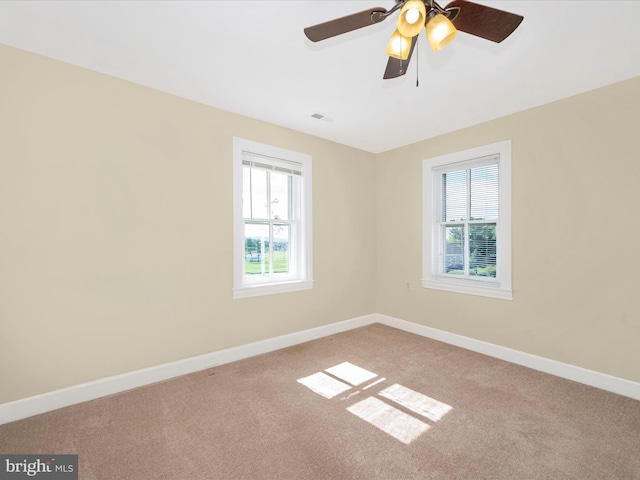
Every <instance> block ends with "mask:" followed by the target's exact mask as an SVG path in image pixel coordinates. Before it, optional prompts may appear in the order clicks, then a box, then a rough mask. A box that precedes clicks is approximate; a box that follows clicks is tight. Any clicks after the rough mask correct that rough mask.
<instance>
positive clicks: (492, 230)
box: [469, 223, 496, 278]
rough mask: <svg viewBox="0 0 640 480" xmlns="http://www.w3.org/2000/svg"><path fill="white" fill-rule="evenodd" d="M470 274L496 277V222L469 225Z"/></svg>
mask: <svg viewBox="0 0 640 480" xmlns="http://www.w3.org/2000/svg"><path fill="white" fill-rule="evenodd" d="M469 256H470V258H469V275H472V276H477V277H493V278H495V277H496V224H495V223H490V224H476V225H470V226H469Z"/></svg>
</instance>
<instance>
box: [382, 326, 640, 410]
mask: <svg viewBox="0 0 640 480" xmlns="http://www.w3.org/2000/svg"><path fill="white" fill-rule="evenodd" d="M376 321H377V322H378V323H382V324H383V325H387V326H389V327H394V328H397V329H399V330H404V331H407V332H410V333H415V334H416V335H420V336H423V337H427V338H432V339H433V340H438V341H441V342H444V343H448V344H450V345H455V346H456V347H461V348H464V349H467V350H471V351H473V352H478V353H482V354H484V355H489V356H490V357H494V358H499V359H500V360H506V361H507V362H511V363H515V364H518V365H522V366H524V367H529V368H532V369H534V370H538V371H540V372H545V373H550V374H551V375H555V376H557V377H562V378H566V379H568V380H573V381H574V382H579V383H582V384H585V385H589V386H592V387H596V388H599V389H601V390H607V391H608V392H613V393H617V394H619V395H624V396H625V397H630V398H634V399H636V400H640V383H637V382H632V381H631V380H625V379H623V378H619V377H614V376H612V375H607V374H606V373H600V372H595V371H593V370H587V369H586V368H582V367H576V366H574V365H569V364H567V363H562V362H558V361H555V360H550V359H548V358H544V357H538V356H536V355H532V354H530V353H525V352H521V351H519V350H512V349H510V348H507V347H501V346H500V345H495V344H493V343H488V342H483V341H482V340H476V339H473V338H470V337H464V336H462V335H458V334H455V333H450V332H446V331H444V330H438V329H436V328H431V327H426V326H424V325H418V324H417V323H412V322H407V321H405V320H400V319H398V318H394V317H390V316H388V315H382V314H376Z"/></svg>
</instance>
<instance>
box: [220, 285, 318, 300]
mask: <svg viewBox="0 0 640 480" xmlns="http://www.w3.org/2000/svg"><path fill="white" fill-rule="evenodd" d="M312 288H313V280H295V281H292V282H281V283H268V284H261V285H245V286H243V287H238V288H234V289H233V298H234V299H235V298H249V297H259V296H262V295H275V294H278V293H289V292H299V291H301V290H311V289H312Z"/></svg>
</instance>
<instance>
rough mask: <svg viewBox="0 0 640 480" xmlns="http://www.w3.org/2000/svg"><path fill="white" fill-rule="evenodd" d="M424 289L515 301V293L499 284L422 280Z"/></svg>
mask: <svg viewBox="0 0 640 480" xmlns="http://www.w3.org/2000/svg"><path fill="white" fill-rule="evenodd" d="M422 286H423V287H424V288H431V289H433V290H443V291H445V292H455V293H466V294H468V295H479V296H481V297H492V298H499V299H502V300H513V291H512V290H511V289H506V288H501V287H500V284H499V283H494V284H487V285H478V282H474V283H473V285H472V284H470V283H466V282H464V281H459V282H455V281H447V280H422Z"/></svg>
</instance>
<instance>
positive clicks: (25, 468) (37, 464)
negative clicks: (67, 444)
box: [0, 454, 78, 480]
mask: <svg viewBox="0 0 640 480" xmlns="http://www.w3.org/2000/svg"><path fill="white" fill-rule="evenodd" d="M20 478H36V479H38V478H42V479H46V480H78V455H2V454H0V480H17V479H20Z"/></svg>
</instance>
